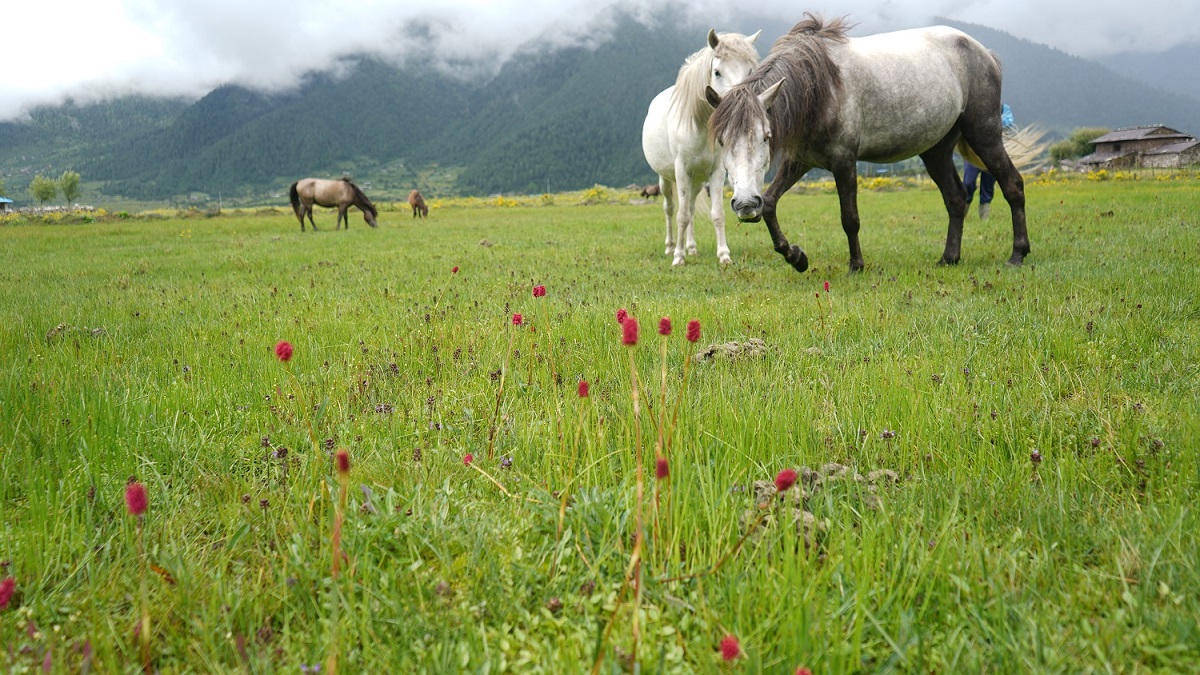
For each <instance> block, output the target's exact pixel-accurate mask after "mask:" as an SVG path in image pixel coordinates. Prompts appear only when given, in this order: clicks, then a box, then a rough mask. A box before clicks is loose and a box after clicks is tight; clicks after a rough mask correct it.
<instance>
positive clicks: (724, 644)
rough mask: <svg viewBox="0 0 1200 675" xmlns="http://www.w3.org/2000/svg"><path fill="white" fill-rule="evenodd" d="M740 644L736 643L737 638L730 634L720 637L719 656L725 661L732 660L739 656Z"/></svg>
mask: <svg viewBox="0 0 1200 675" xmlns="http://www.w3.org/2000/svg"><path fill="white" fill-rule="evenodd" d="M741 653H742V646H741V645H740V644H738V639H737V638H736V637H734V636H732V635H726V636H725V637H723V638H721V658H723V659H725V660H726V661H732V660H734V659H736V658H737V657H738V656H740V655H741Z"/></svg>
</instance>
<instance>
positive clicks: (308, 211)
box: [300, 206, 317, 232]
mask: <svg viewBox="0 0 1200 675" xmlns="http://www.w3.org/2000/svg"><path fill="white" fill-rule="evenodd" d="M312 212H313V209H312V206H307V207H305V208H304V213H305V214H306V215H307V216H308V223H309V224H310V225H312V229H313V232H316V231H317V221H315V220H313V217H312ZM300 229H301V230H303V229H304V216H300Z"/></svg>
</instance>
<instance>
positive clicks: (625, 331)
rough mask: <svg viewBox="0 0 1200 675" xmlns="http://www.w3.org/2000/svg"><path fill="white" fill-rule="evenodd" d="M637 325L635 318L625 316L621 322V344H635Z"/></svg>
mask: <svg viewBox="0 0 1200 675" xmlns="http://www.w3.org/2000/svg"><path fill="white" fill-rule="evenodd" d="M637 333H638V325H637V319H635V318H633V317H632V316H627V317H625V322H624V323H622V324H621V344H623V345H627V346H630V347H632V346H634V345H636V344H637Z"/></svg>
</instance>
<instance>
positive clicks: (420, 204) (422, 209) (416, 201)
mask: <svg viewBox="0 0 1200 675" xmlns="http://www.w3.org/2000/svg"><path fill="white" fill-rule="evenodd" d="M408 205H409V206H411V207H412V210H413V218H416V217H417V216H420V217H422V218H425V217H426V216H428V215H429V207H428V206H426V205H425V198H424V197H422V196H421V193H420V192H417V191H416V190H413V191H412V192H410V193H408Z"/></svg>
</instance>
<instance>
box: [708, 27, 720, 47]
mask: <svg viewBox="0 0 1200 675" xmlns="http://www.w3.org/2000/svg"><path fill="white" fill-rule="evenodd" d="M719 44H721V41H720V40H719V39H717V31H716V29H714V28H709V29H708V46H709V47H711V48H713V49H716V48H717V45H719Z"/></svg>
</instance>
